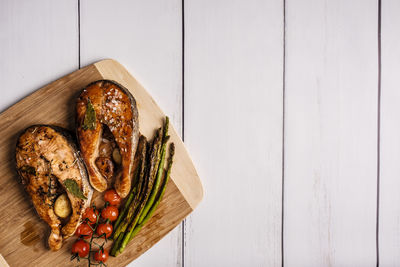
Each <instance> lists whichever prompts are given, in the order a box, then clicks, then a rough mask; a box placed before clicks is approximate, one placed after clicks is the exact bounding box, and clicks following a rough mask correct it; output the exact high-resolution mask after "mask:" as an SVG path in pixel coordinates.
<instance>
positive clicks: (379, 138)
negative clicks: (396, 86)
mask: <svg viewBox="0 0 400 267" xmlns="http://www.w3.org/2000/svg"><path fill="white" fill-rule="evenodd" d="M381 15H382V1H381V0H378V32H377V34H378V36H377V40H378V112H377V114H378V117H377V128H378V133H377V138H378V140H377V159H376V160H377V167H376V170H377V174H376V266H379V200H380V178H381V177H380V172H381V171H380V169H381V73H382V61H381V29H382V19H381Z"/></svg>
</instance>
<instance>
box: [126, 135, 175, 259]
mask: <svg viewBox="0 0 400 267" xmlns="http://www.w3.org/2000/svg"><path fill="white" fill-rule="evenodd" d="M174 154H175V145H174V143H172V144H171V145H170V155H169V158H168V167H167V171H166V174H165V177H164V181H163V184H162V186H161V189H160V192H159V193H158V194H157V198H156V201H155V202H154V204H153V206H152V207H151V209H150V210H149V212H148V213H147V215H146V217H145V218H144V220H143V221H142V222H141V223H140V224H138V225H137V226H136V227H135V229H134V230H133V231H132V233H130V235H129V240H128V242H129V241H131V240H132V239H133V237H134V236H135V235H136V234H137V233H138V232H139V231H140V229H142V227H143V225H145V224H146V223H147V221H148V220H150V218H151V217H152V216H153V213H154V212H155V210H156V209H157V206H158V204H160V202H161V200H162V198H163V196H164V193H165V189H166V188H167V183H168V181H169V176H170V174H171V169H172V163H173V157H174ZM123 245H124V244H123V243H122V244H121V248H120V250H119V252H122V251H123V250H124V248H125V247H122V246H123ZM125 246H126V245H125Z"/></svg>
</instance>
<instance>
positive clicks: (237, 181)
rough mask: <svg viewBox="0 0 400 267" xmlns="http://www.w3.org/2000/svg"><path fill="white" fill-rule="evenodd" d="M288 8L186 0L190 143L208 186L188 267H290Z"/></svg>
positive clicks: (191, 234) (194, 225) (193, 227)
mask: <svg viewBox="0 0 400 267" xmlns="http://www.w3.org/2000/svg"><path fill="white" fill-rule="evenodd" d="M282 8H283V6H282V1H211V0H210V1H208V0H207V1H191V0H189V1H185V52H186V53H185V123H184V125H185V144H186V145H187V146H188V149H189V150H190V151H191V154H192V155H193V157H194V159H195V160H196V163H197V164H198V166H199V170H201V174H202V175H203V176H204V180H203V182H204V184H205V187H206V188H207V192H206V197H205V200H204V202H203V203H202V204H201V205H200V206H199V208H198V210H196V212H195V213H193V214H192V215H191V216H190V217H189V218H188V219H187V220H186V227H185V230H186V236H185V241H186V242H185V245H186V246H185V256H184V258H185V266H190V267H192V266H281V242H280V235H281V211H282V210H281V197H282V196H281V185H282V180H281V178H282V173H281V170H282V161H281V159H282V154H281V153H282V72H283V69H282V68H283V65H282V64H283V9H282ZM210 129H213V130H212V131H211V130H210Z"/></svg>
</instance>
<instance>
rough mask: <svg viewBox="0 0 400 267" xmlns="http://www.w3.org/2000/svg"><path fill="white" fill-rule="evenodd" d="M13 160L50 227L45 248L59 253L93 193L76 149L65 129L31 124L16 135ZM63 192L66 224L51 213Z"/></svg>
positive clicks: (37, 210)
mask: <svg viewBox="0 0 400 267" xmlns="http://www.w3.org/2000/svg"><path fill="white" fill-rule="evenodd" d="M15 157H16V168H17V172H18V174H19V176H20V178H21V183H22V184H23V185H24V187H25V190H26V191H27V193H28V194H29V196H30V197H31V200H32V203H33V206H34V208H35V210H36V212H37V213H38V214H39V216H40V217H41V219H43V220H44V221H45V222H46V223H47V224H48V225H49V226H50V228H51V233H50V236H49V238H48V245H49V247H50V249H51V250H54V251H55V250H59V249H60V248H61V247H62V244H63V240H64V239H67V238H68V237H70V236H72V235H73V234H74V232H75V230H76V228H77V227H78V225H79V224H80V221H81V218H82V214H83V213H84V211H85V209H86V208H87V207H88V206H89V205H90V201H91V198H92V194H93V189H92V188H91V186H90V184H89V180H88V177H87V173H86V170H85V166H84V164H83V162H82V160H81V159H80V156H79V152H78V150H77V147H76V145H75V143H74V141H73V139H72V137H71V135H69V134H68V132H67V131H66V130H64V129H62V128H59V127H54V126H48V125H34V126H31V127H29V128H27V129H26V130H25V131H24V132H23V133H22V134H21V135H20V136H19V138H18V141H17V146H16V154H15ZM63 192H66V193H67V196H68V199H69V201H70V204H71V209H72V212H71V215H70V216H69V220H68V221H67V222H66V223H65V224H63V223H62V220H61V218H59V217H58V216H57V215H56V214H55V211H54V204H55V200H56V198H57V197H58V196H59V195H61V194H62V193H63Z"/></svg>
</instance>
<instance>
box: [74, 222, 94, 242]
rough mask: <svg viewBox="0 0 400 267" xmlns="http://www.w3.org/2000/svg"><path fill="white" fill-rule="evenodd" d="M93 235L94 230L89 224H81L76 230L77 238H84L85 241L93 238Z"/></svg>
mask: <svg viewBox="0 0 400 267" xmlns="http://www.w3.org/2000/svg"><path fill="white" fill-rule="evenodd" d="M92 234H93V230H92V228H90V226H89V225H88V224H87V223H81V224H80V225H79V226H78V228H76V231H75V235H76V236H77V237H81V236H82V237H83V238H85V239H88V238H91V237H92Z"/></svg>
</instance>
